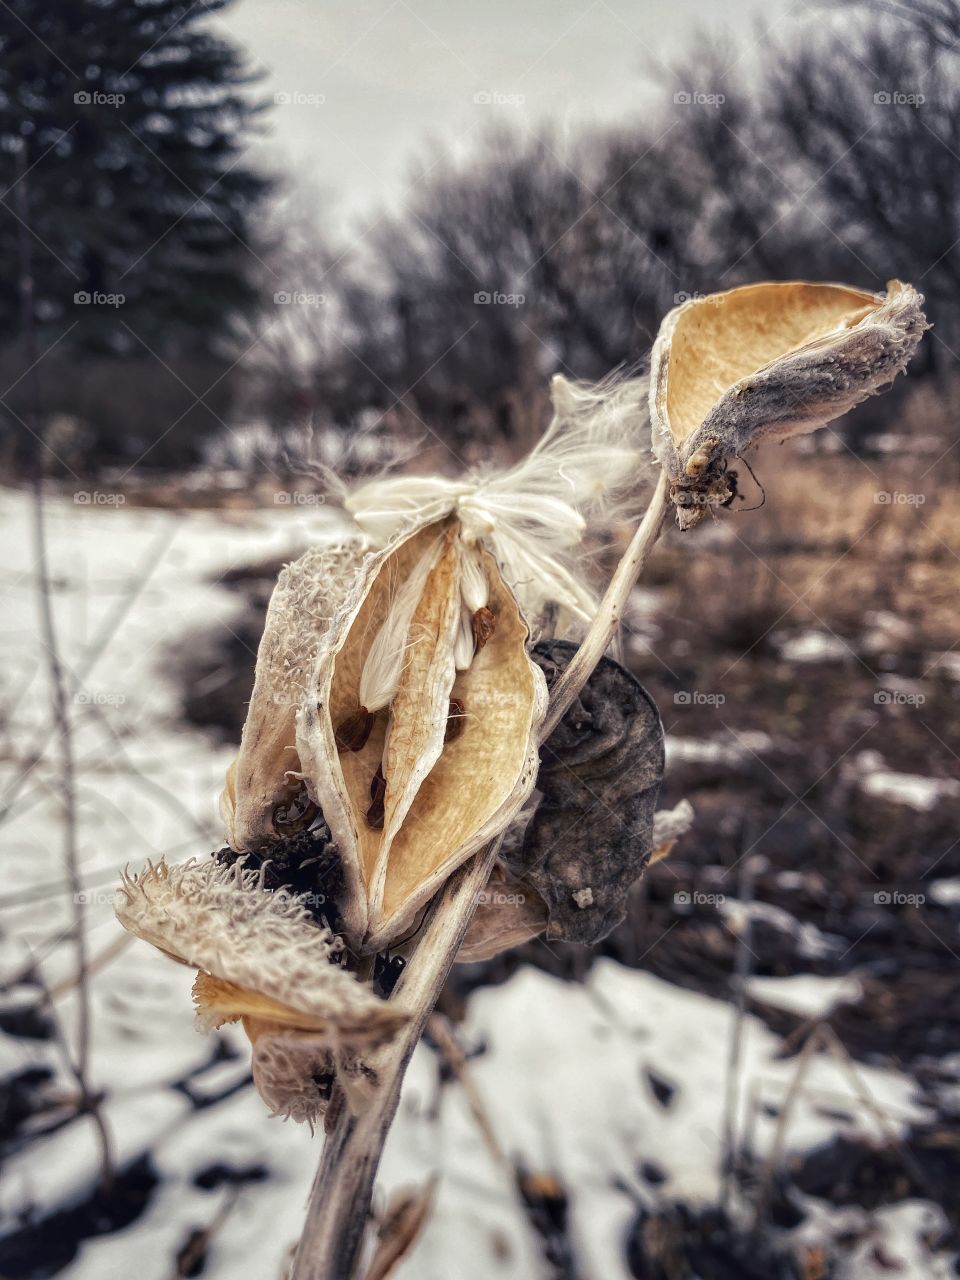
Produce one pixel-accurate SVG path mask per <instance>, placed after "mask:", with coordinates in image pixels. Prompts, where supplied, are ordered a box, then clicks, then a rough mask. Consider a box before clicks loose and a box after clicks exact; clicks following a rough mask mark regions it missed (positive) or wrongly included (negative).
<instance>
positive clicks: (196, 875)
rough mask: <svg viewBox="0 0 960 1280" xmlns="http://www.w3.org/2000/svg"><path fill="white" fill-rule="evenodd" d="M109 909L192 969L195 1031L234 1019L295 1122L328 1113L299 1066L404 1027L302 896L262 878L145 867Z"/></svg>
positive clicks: (200, 866) (361, 1047)
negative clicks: (344, 959) (344, 957)
mask: <svg viewBox="0 0 960 1280" xmlns="http://www.w3.org/2000/svg"><path fill="white" fill-rule="evenodd" d="M116 911H117V917H118V919H119V920H120V923H121V924H122V925H123V926H124V928H125V929H127V930H129V932H131V933H133V934H135V935H136V936H137V937H139V938H142V939H144V940H145V941H146V942H150V943H152V945H153V946H155V947H157V948H158V949H159V950H161V951H162V952H163V953H164V954H165V955H167V956H169V957H170V958H171V959H173V960H177V961H179V962H180V963H181V964H185V965H189V966H190V967H192V968H195V969H197V970H198V973H197V977H196V981H195V983H194V990H193V995H194V1002H195V1004H196V1008H197V1021H198V1023H199V1025H200V1026H201V1027H202V1028H204V1029H206V1030H210V1029H214V1028H217V1027H221V1026H223V1025H224V1024H225V1023H228V1022H240V1023H242V1025H243V1026H244V1029H245V1030H246V1031H247V1034H248V1036H249V1037H250V1040H251V1043H252V1044H253V1046H254V1056H253V1065H254V1078H255V1080H256V1082H257V1086H258V1088H259V1089H260V1092H261V1095H262V1096H263V1098H264V1100H265V1101H266V1102H267V1104H268V1105H269V1106H271V1107H272V1108H275V1109H279V1110H281V1111H282V1113H283V1114H288V1115H291V1116H292V1117H293V1118H295V1119H297V1120H307V1121H310V1122H313V1121H315V1120H316V1119H318V1118H319V1117H320V1116H321V1115H322V1112H323V1106H324V1105H325V1098H324V1096H323V1090H322V1088H320V1087H319V1086H318V1084H317V1082H316V1081H315V1080H313V1076H312V1074H310V1075H307V1074H302V1073H300V1068H304V1067H305V1065H310V1064H313V1065H314V1066H316V1067H320V1066H324V1065H326V1066H329V1065H330V1064H334V1063H339V1062H340V1061H341V1060H343V1059H346V1058H348V1057H349V1056H350V1055H352V1054H355V1053H357V1052H363V1051H365V1050H367V1049H372V1048H375V1047H377V1046H378V1045H380V1044H384V1043H386V1042H387V1041H388V1040H390V1039H391V1038H392V1037H393V1036H394V1035H395V1034H396V1032H397V1031H398V1030H399V1028H400V1027H401V1026H402V1025H403V1024H404V1023H405V1022H406V1020H407V1016H406V1014H404V1013H403V1012H402V1011H400V1010H399V1009H397V1008H396V1007H394V1006H392V1005H389V1004H387V1003H385V1002H384V1001H382V1000H378V999H377V998H376V996H374V995H373V993H372V992H371V991H370V989H369V988H368V987H366V986H363V985H361V983H359V982H358V981H357V980H356V978H354V977H353V976H352V975H351V974H349V973H348V972H347V971H346V970H345V969H343V968H341V966H340V964H339V963H337V961H338V960H339V952H340V944H339V943H338V941H337V940H335V939H334V938H333V936H332V935H331V933H330V931H329V930H328V929H324V928H320V927H319V926H318V925H317V924H316V922H315V920H314V918H313V916H312V915H311V913H310V912H309V910H308V909H307V907H306V906H305V905H304V904H303V903H302V902H300V901H299V899H298V898H296V897H294V896H292V895H291V894H289V893H287V892H286V891H285V890H283V889H278V890H275V891H272V892H271V891H269V890H267V889H266V888H264V876H263V871H262V870H260V871H257V870H253V869H250V868H246V867H244V866H243V865H242V864H241V863H235V864H233V865H223V864H218V863H216V862H213V861H210V862H204V863H199V862H196V861H194V860H192V859H191V860H190V861H189V862H185V863H181V864H180V865H178V866H173V867H171V866H168V865H167V864H166V863H165V862H163V861H161V862H159V863H153V864H148V865H147V867H146V868H145V869H144V870H143V871H142V872H140V873H139V874H138V875H135V876H131V875H124V877H123V880H122V883H121V886H120V892H119V894H118V904H117V908H116ZM297 1063H299V1067H297V1066H296V1064H297ZM330 1069H333V1068H332V1066H331V1067H330Z"/></svg>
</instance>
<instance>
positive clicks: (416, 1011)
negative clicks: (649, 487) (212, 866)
mask: <svg viewBox="0 0 960 1280" xmlns="http://www.w3.org/2000/svg"><path fill="white" fill-rule="evenodd" d="M667 493H668V481H667V479H666V477H665V476H664V475H663V474H661V476H660V478H659V480H658V482H657V486H656V488H655V489H654V492H653V496H652V498H651V501H650V505H649V507H648V508H647V511H646V513H645V515H644V517H643V520H642V521H641V523H640V525H639V527H638V529H637V531H636V533H635V534H634V536H633V538H632V539H631V541H630V545H629V547H628V548H627V550H626V552H625V553H624V555H623V558H622V559H621V561H620V563H619V565H618V566H617V569H616V571H615V573H614V575H613V577H612V579H611V580H610V585H609V587H608V588H607V590H606V593H605V594H604V597H603V599H602V601H601V602H600V606H599V608H598V610H597V614H596V617H595V618H594V620H593V622H592V623H591V624H590V627H589V629H588V631H587V634H586V636H585V637H584V639H583V643H582V644H581V645H580V648H579V649H578V650H577V652H576V654H575V655H574V657H573V659H572V660H571V662H570V663H569V665H568V666H567V668H566V670H565V671H564V673H563V675H562V676H561V678H560V679H559V680H558V681H557V683H556V685H555V686H554V688H553V691H552V693H551V699H550V706H549V709H548V711H547V716H546V720H545V722H544V725H543V728H542V729H541V731H540V740H541V741H543V740H544V739H545V738H546V737H548V736H549V734H550V733H551V732H552V731H553V729H554V728H556V726H557V724H558V723H559V722H560V720H561V719H562V717H563V715H564V713H565V712H566V711H567V709H568V708H569V706H570V704H571V703H572V702H573V701H574V699H575V698H576V697H577V695H578V694H579V692H580V690H581V689H582V688H583V686H584V685H585V684H586V682H587V680H588V679H589V678H590V675H591V673H592V671H593V669H594V667H595V666H596V665H597V663H598V662H599V661H600V659H601V658H602V657H603V654H604V652H605V651H606V649H607V646H608V645H609V643H610V641H611V639H612V638H613V636H614V634H615V632H616V629H617V627H618V625H619V623H620V619H621V618H622V616H623V613H624V610H625V608H626V604H627V601H628V599H629V597H630V592H631V591H632V590H633V587H634V584H635V583H636V580H637V577H638V576H639V574H640V572H641V570H642V569H643V566H644V565H645V564H646V562H647V558H648V557H649V554H650V551H651V549H652V547H653V545H654V543H655V542H656V540H657V536H658V535H659V533H660V529H661V526H662V525H663V518H664V515H665V513H666V510H667V505H668V503H667ZM501 840H502V837H500V838H498V839H497V840H494V841H493V842H492V843H491V844H489V845H488V846H487V848H486V849H484V850H483V851H481V852H480V853H478V854H477V855H476V856H475V857H474V858H472V859H471V860H470V861H469V862H468V863H467V864H466V865H465V866H464V867H461V868H460V870H459V871H457V872H456V873H455V874H454V875H453V876H452V877H451V878H450V880H449V881H448V882H447V884H446V886H445V888H444V890H443V892H442V893H441V895H440V897H439V898H438V900H437V902H436V904H435V905H434V907H433V910H432V912H431V915H430V918H429V921H428V923H427V925H426V929H425V932H424V936H423V940H422V942H421V943H420V945H419V946H418V947H417V949H416V951H415V953H414V955H413V956H412V957H411V960H410V963H409V964H408V965H407V967H406V969H405V970H404V973H403V976H402V977H401V980H400V983H399V984H398V987H397V991H396V993H395V996H394V999H395V1000H396V1001H397V1002H398V1004H399V1005H400V1006H401V1007H402V1008H404V1009H405V1010H406V1011H407V1012H408V1013H409V1014H410V1021H409V1022H408V1023H407V1025H406V1026H405V1027H404V1029H403V1031H402V1032H401V1034H400V1035H399V1037H398V1038H397V1039H396V1040H395V1041H394V1042H393V1043H392V1044H391V1045H389V1046H387V1047H386V1048H385V1049H383V1050H382V1051H381V1052H380V1053H379V1054H378V1055H377V1056H376V1057H374V1058H373V1059H372V1060H371V1061H370V1063H369V1064H367V1065H369V1066H371V1067H372V1068H373V1069H374V1070H375V1071H376V1073H377V1075H378V1077H379V1082H380V1083H379V1088H378V1090H377V1092H376V1094H375V1095H374V1097H373V1100H372V1101H371V1103H370V1105H369V1106H368V1107H367V1109H366V1110H365V1111H364V1112H363V1113H362V1114H361V1115H359V1116H352V1115H351V1114H350V1112H349V1111H348V1109H347V1106H346V1103H345V1101H344V1097H343V1094H342V1092H341V1091H340V1090H339V1089H338V1090H337V1091H336V1093H335V1095H334V1100H333V1102H332V1103H331V1110H330V1113H329V1115H328V1117H327V1135H326V1138H325V1141H324V1145H323V1154H322V1156H321V1158H320V1166H319V1168H318V1169H317V1173H316V1177H315V1178H314V1182H313V1189H312V1191H311V1193H310V1203H309V1205H308V1208H307V1220H306V1223H305V1225H304V1230H303V1235H302V1236H301V1238H300V1244H299V1245H298V1247H297V1253H296V1257H295V1259H294V1262H293V1269H292V1271H291V1272H290V1275H289V1280H352V1277H353V1275H354V1267H355V1263H356V1258H357V1254H358V1251H359V1248H360V1243H361V1240H362V1236H363V1229H364V1227H365V1225H366V1222H367V1218H368V1216H369V1212H370V1202H371V1199H372V1196H373V1184H374V1179H375V1178H376V1174H377V1169H378V1167H379V1164H380V1157H381V1155H382V1153H383V1148H384V1144H385V1142H386V1139H387V1134H388V1133H389V1132H390V1126H391V1124H392V1123H393V1118H394V1116H395V1114H396V1110H397V1106H398V1104H399V1101H400V1088H401V1085H402V1083H403V1077H404V1073H405V1071H406V1069H407V1065H408V1063H409V1062H410V1059H411V1057H412V1056H413V1051H414V1049H415V1048H416V1047H417V1044H418V1042H419V1040H420V1036H421V1035H422V1033H423V1028H424V1026H425V1025H426V1021H427V1018H428V1017H429V1016H430V1014H431V1013H432V1011H433V1007H434V1005H435V1004H436V1002H437V999H438V998H439V996H440V992H441V991H442V989H443V984H444V983H445V982H446V980H447V976H448V974H449V973H450V970H451V968H452V967H453V964H454V961H455V960H456V957H457V952H458V950H459V949H460V943H461V942H462V940H463V936H464V934H465V933H466V931H467V927H468V926H469V924H470V920H471V918H472V916H473V913H474V910H475V909H476V904H477V894H478V893H479V892H480V890H481V889H483V888H484V886H485V885H486V883H487V880H488V879H489V878H490V872H491V871H492V870H493V864H494V862H495V861H496V858H497V853H498V852H499V849H500V843H501Z"/></svg>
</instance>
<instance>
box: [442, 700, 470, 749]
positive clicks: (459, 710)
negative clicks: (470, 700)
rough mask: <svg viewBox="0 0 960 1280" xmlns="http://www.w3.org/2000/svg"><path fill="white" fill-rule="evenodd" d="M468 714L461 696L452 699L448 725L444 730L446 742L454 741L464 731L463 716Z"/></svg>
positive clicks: (448, 713)
mask: <svg viewBox="0 0 960 1280" xmlns="http://www.w3.org/2000/svg"><path fill="white" fill-rule="evenodd" d="M466 714H467V712H466V708H465V707H464V705H463V700H462V699H461V698H451V699H450V710H449V711H448V712H447V727H446V729H445V730H444V734H443V740H444V742H453V741H454V740H455V739H456V738H459V737H460V735H461V733H463V718H464V716H465V715H466Z"/></svg>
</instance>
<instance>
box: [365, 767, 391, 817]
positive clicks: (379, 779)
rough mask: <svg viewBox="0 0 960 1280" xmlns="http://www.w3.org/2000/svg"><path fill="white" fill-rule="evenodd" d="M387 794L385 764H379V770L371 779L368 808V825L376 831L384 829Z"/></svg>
mask: <svg viewBox="0 0 960 1280" xmlns="http://www.w3.org/2000/svg"><path fill="white" fill-rule="evenodd" d="M386 795H387V780H386V778H385V777H384V776H383V765H382V764H380V765H378V766H377V772H376V773H375V774H374V775H373V777H372V778H371V779H370V802H371V803H370V808H369V809H368V810H367V826H368V827H372V828H373V830H374V831H382V830H383V819H384V800H385V799H386Z"/></svg>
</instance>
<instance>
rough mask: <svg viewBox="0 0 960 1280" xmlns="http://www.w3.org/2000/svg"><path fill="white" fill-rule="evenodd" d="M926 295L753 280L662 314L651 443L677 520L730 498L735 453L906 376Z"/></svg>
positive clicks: (654, 360)
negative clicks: (663, 316) (668, 490)
mask: <svg viewBox="0 0 960 1280" xmlns="http://www.w3.org/2000/svg"><path fill="white" fill-rule="evenodd" d="M922 301H923V299H922V297H921V296H920V294H918V293H917V291H916V290H915V289H914V288H912V287H911V286H910V285H908V284H901V283H900V281H899V280H891V281H890V283H889V284H888V285H887V291H886V293H866V292H863V291H862V290H860V289H850V288H847V287H846V286H844V285H837V284H808V283H805V282H802V281H794V282H789V283H783V284H779V283H777V284H774V283H767V284H752V285H744V286H743V287H741V288H738V289H730V290H728V291H727V292H725V293H714V294H709V295H707V296H706V297H699V298H693V299H691V300H690V301H688V302H684V303H682V304H681V305H680V306H679V307H675V308H674V309H673V310H672V311H671V312H669V314H668V315H667V316H666V317H665V319H664V320H663V323H662V324H661V326H660V332H659V334H658V335H657V340H656V342H655V343H654V347H653V353H652V357H651V379H650V420H651V429H652V439H653V451H654V453H655V454H656V455H657V458H658V459H659V460H660V462H661V463H662V465H663V467H664V469H665V471H666V473H667V476H668V478H669V480H670V497H671V499H672V500H673V503H674V505H675V506H676V511H677V524H678V525H679V526H680V528H681V529H690V528H693V526H694V525H696V524H699V522H700V521H701V520H702V519H703V515H704V512H705V510H706V508H707V507H717V506H724V505H728V504H729V503H730V501H732V499H733V497H734V489H733V488H732V486H731V484H730V479H729V476H728V475H727V467H728V464H729V462H730V461H731V459H733V458H735V457H738V456H742V455H743V454H744V453H745V452H746V451H747V450H748V449H752V448H753V447H754V446H755V445H758V444H761V443H762V442H763V441H765V440H784V439H786V438H787V437H788V436H793V435H799V434H802V433H804V432H808V431H814V430H816V428H817V427H822V426H824V425H825V424H826V423H828V422H830V421H831V420H832V419H834V418H837V417H839V416H840V415H841V414H843V413H846V412H847V411H848V410H849V409H852V408H853V407H854V405H857V404H859V403H860V402H861V401H862V400H864V399H866V398H867V396H869V395H872V394H874V393H875V392H878V391H880V390H882V389H883V388H884V387H885V386H886V385H887V384H888V383H890V382H892V381H893V379H894V378H895V377H896V375H897V374H898V373H902V372H903V370H904V368H905V367H906V364H907V361H908V360H909V359H910V357H911V356H912V355H913V352H914V351H915V349H916V347H917V344H918V343H919V341H920V339H921V337H922V335H923V332H924V330H925V329H926V328H927V327H928V326H927V322H926V320H925V318H924V314H923V311H922V310H921V303H922Z"/></svg>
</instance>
